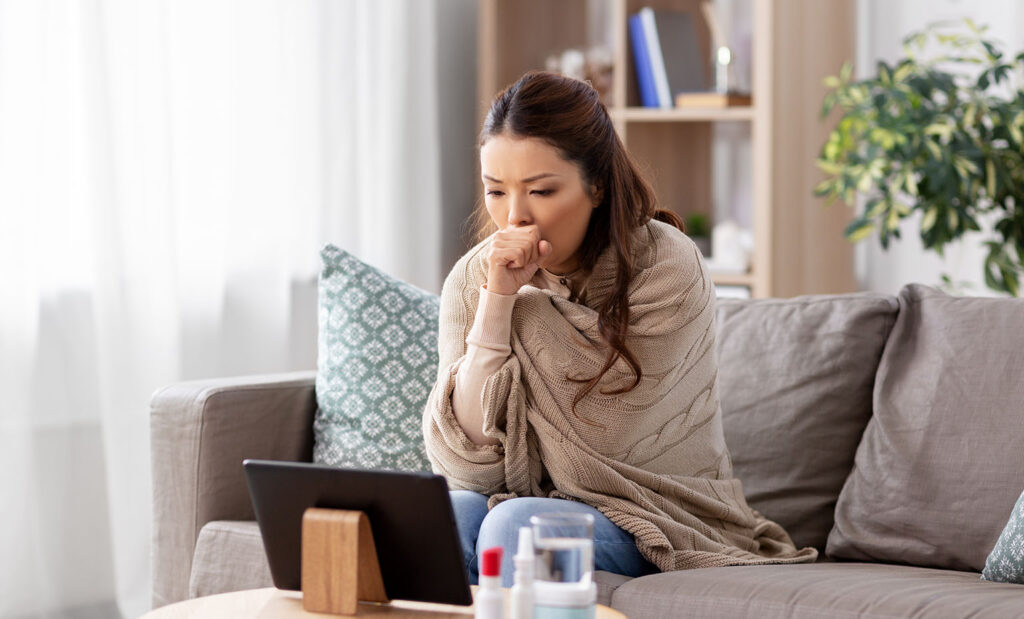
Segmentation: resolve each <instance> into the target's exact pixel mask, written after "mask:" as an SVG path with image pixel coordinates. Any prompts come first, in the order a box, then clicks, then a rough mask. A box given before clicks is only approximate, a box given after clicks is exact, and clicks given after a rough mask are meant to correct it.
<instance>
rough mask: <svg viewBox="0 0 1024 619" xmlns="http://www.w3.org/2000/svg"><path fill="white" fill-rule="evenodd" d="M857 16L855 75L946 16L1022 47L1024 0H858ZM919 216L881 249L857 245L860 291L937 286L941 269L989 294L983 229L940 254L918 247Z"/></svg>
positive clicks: (870, 243)
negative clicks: (965, 20)
mask: <svg viewBox="0 0 1024 619" xmlns="http://www.w3.org/2000/svg"><path fill="white" fill-rule="evenodd" d="M857 9H858V16H857V21H858V23H857V59H856V73H857V75H858V76H860V77H864V76H866V75H869V74H870V73H872V72H873V71H874V66H875V63H876V62H877V61H878V60H880V59H882V60H885V61H886V62H892V61H894V60H896V59H898V58H901V57H903V48H902V40H903V37H904V36H906V35H907V34H909V33H911V32H914V31H917V30H920V29H922V28H924V27H925V26H926V25H927V24H929V23H931V22H933V21H938V20H947V19H960V18H963V17H970V18H972V19H973V20H974V21H975V22H977V23H978V24H981V25H988V26H989V31H988V34H989V35H990V36H991V37H993V38H995V39H997V40H998V41H1000V42H1002V43H1003V44H1004V47H1003V51H1004V52H1006V53H1007V55H1013V54H1016V53H1017V52H1019V51H1021V49H1022V48H1024V2H1019V1H1018V0H970V1H968V0H895V1H894V0H860V1H859V2H858V6H857ZM918 230H920V216H919V215H917V216H914V217H911V218H908V219H906V220H904V222H903V226H902V227H901V228H900V233H901V235H902V238H900V239H899V240H897V241H895V242H894V243H891V244H890V245H889V250H888V251H883V250H882V248H881V245H880V244H879V242H878V240H877V238H871V239H868V240H865V241H862V242H861V243H859V244H858V247H857V253H856V269H857V278H858V280H859V281H860V284H861V287H862V288H863V289H865V290H876V291H880V292H887V293H896V292H898V291H899V289H900V288H901V287H902V286H903V285H904V284H907V283H910V282H920V283H923V284H929V285H939V284H940V282H941V280H940V276H941V274H942V273H948V274H949V275H950V277H952V278H953V279H954V280H955V281H965V282H968V284H969V287H967V288H966V289H965V290H963V292H964V293H966V294H972V295H990V294H994V293H992V292H990V291H989V290H988V289H987V288H986V287H985V281H984V277H983V275H982V265H983V264H984V259H985V253H986V252H985V249H984V247H983V246H982V242H983V240H984V238H985V237H984V235H983V233H974V234H972V235H970V236H968V237H967V238H965V239H964V240H963V242H961V243H958V244H956V245H951V246H949V247H947V249H946V257H945V259H942V258H939V257H938V255H936V254H935V252H933V251H925V250H924V249H923V248H922V246H921V239H920V235H919V232H918Z"/></svg>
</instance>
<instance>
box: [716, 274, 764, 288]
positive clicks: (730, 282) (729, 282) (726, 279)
mask: <svg viewBox="0 0 1024 619" xmlns="http://www.w3.org/2000/svg"><path fill="white" fill-rule="evenodd" d="M711 281H712V282H714V283H715V285H716V286H753V285H754V274H753V273H749V272H747V273H714V272H712V273H711Z"/></svg>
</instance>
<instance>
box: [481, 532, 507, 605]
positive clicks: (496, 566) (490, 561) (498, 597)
mask: <svg viewBox="0 0 1024 619" xmlns="http://www.w3.org/2000/svg"><path fill="white" fill-rule="evenodd" d="M473 615H474V617H475V618H476V619H505V593H504V592H503V591H502V590H501V546H495V547H493V548H488V549H487V550H484V551H483V552H482V553H480V587H479V588H478V589H477V590H476V598H474V600H473Z"/></svg>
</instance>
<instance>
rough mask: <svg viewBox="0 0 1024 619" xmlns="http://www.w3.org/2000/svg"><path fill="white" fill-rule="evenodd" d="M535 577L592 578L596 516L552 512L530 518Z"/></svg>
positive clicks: (553, 578) (578, 579) (545, 578)
mask: <svg viewBox="0 0 1024 619" xmlns="http://www.w3.org/2000/svg"><path fill="white" fill-rule="evenodd" d="M530 524H531V525H532V526H533V552H534V559H535V568H534V577H535V578H536V579H537V580H545V581H549V582H584V581H585V582H590V581H591V579H592V577H593V572H594V517H593V516H592V515H590V514H580V513H573V512H552V513H544V514H537V515H536V516H532V517H531V518H530Z"/></svg>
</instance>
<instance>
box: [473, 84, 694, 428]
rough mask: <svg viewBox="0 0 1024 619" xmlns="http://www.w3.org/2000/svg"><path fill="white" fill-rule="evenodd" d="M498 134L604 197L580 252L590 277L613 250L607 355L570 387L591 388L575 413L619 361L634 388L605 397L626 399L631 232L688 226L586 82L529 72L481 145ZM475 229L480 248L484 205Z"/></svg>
mask: <svg viewBox="0 0 1024 619" xmlns="http://www.w3.org/2000/svg"><path fill="white" fill-rule="evenodd" d="M499 135H508V136H511V137H516V138H539V139H541V140H543V141H544V142H546V143H548V144H550V145H551V146H553V147H554V148H555V149H556V150H557V151H558V152H559V153H560V154H561V156H562V157H563V158H564V159H565V160H567V161H571V162H573V163H575V164H577V165H578V166H579V168H580V172H581V176H582V177H583V181H584V186H585V187H586V188H587V191H588V192H589V191H591V189H592V188H594V189H596V191H597V192H598V193H599V194H600V195H601V203H600V204H599V205H598V207H597V208H596V209H595V210H594V211H593V213H592V215H591V217H590V224H589V225H588V227H587V233H586V236H585V237H584V238H583V244H582V246H581V247H580V270H581V273H584V274H585V275H586V276H589V274H590V272H591V271H592V269H593V267H594V264H595V263H596V262H597V258H598V256H600V255H601V252H603V251H604V250H605V248H607V247H608V246H609V245H612V246H613V247H614V248H615V257H616V271H615V286H614V288H613V291H612V293H611V295H610V296H609V297H608V298H607V299H606V300H604V301H603V302H602V303H601V305H600V307H598V308H596V309H597V311H598V321H597V324H598V330H599V331H600V333H601V337H602V338H603V339H604V340H605V342H606V343H607V344H608V346H609V351H608V356H607V358H606V359H605V363H604V367H602V368H601V371H600V372H598V374H597V375H595V376H594V377H592V378H589V379H575V378H572V377H569V380H571V381H573V382H578V383H586V386H585V387H584V388H583V389H582V390H580V391H579V392H578V393H577V394H576V397H575V398H574V399H573V403H572V408H573V412H574V413H575V410H576V404H577V403H579V401H580V400H582V399H583V398H584V397H585V396H586V395H587V394H588V393H589V392H590V391H591V390H592V389H593V388H594V387H595V386H596V385H597V383H598V382H599V381H600V380H601V378H602V377H603V376H604V375H605V373H607V372H608V370H609V369H610V368H611V367H612V365H614V364H615V362H616V361H617V360H618V359H619V357H622V358H623V359H625V360H626V362H627V363H628V364H629V366H630V368H632V370H633V373H634V374H635V378H634V380H633V384H632V385H630V386H628V387H624V388H621V389H617V390H614V391H609V392H604V391H602V393H605V394H606V395H612V394H620V393H626V392H627V391H631V390H632V389H633V388H635V387H636V386H637V385H638V384H640V378H641V376H642V373H641V369H640V364H639V363H638V362H637V360H636V357H635V356H634V355H633V353H631V352H630V350H629V348H628V347H627V346H626V342H625V336H626V331H627V329H628V327H629V299H628V297H627V288H628V286H629V282H630V279H631V278H632V276H633V248H632V247H631V241H632V234H631V233H632V231H633V230H634V229H635V228H637V227H638V226H641V225H643V224H645V223H647V222H648V221H650V220H651V219H652V218H653V219H658V220H660V221H664V222H666V223H669V224H672V225H674V226H675V227H677V228H679V229H680V230H683V229H684V228H683V223H682V220H680V218H679V216H678V215H676V214H675V213H673V212H671V211H665V210H660V209H658V208H657V203H656V198H655V195H654V190H653V189H652V188H651V186H650V185H649V184H648V183H647V181H646V180H644V178H643V177H642V176H641V175H640V172H639V170H638V169H637V167H636V165H635V164H634V163H633V161H632V160H631V159H630V157H629V154H628V153H627V152H626V148H625V147H624V146H623V145H622V141H621V140H620V139H619V136H618V134H617V133H616V132H615V127H614V125H613V124H612V121H611V118H609V116H608V111H607V110H606V109H605V107H604V104H602V103H601V101H600V99H599V97H598V93H597V91H596V90H594V88H593V87H591V85H590V84H588V83H586V82H582V81H580V80H577V79H573V78H569V77H564V76H562V75H559V74H557V73H549V72H546V71H530V72H528V73H526V74H525V75H523V76H522V77H521V78H519V80H518V81H517V82H515V83H514V84H512V85H511V86H509V87H507V88H506V89H505V90H503V91H501V92H500V93H498V95H497V96H496V97H495V98H494V100H493V101H492V102H491V109H490V111H489V112H488V113H487V119H486V120H485V121H484V126H483V129H482V130H481V132H480V139H479V143H478V147H483V145H484V144H486V143H487V141H488V140H489V139H491V138H493V137H496V136H499ZM593 195H594V194H591V197H593ZM475 223H476V226H475V227H476V240H477V241H478V242H479V241H482V240H483V239H485V238H486V237H487V236H489V235H490V234H491V233H492V232H494V231H495V229H496V228H495V225H494V222H493V221H491V218H490V216H489V215H488V213H487V209H486V208H484V207H483V204H482V203H481V204H479V205H478V207H477V210H476V221H475Z"/></svg>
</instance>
